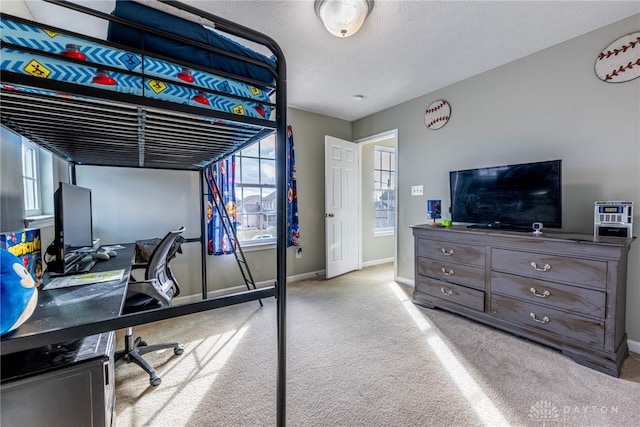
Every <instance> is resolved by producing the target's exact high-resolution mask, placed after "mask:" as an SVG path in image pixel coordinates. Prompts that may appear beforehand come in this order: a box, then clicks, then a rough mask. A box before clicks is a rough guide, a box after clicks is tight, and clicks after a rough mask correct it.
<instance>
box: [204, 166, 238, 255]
mask: <svg viewBox="0 0 640 427" xmlns="http://www.w3.org/2000/svg"><path fill="white" fill-rule="evenodd" d="M235 175H236V156H230V157H227V158H226V159H224V160H221V161H219V162H218V163H215V164H212V165H209V166H208V167H207V168H206V170H205V176H206V179H207V181H208V182H209V183H210V186H211V189H212V191H210V192H209V196H208V201H207V253H208V254H209V255H224V254H231V253H233V249H234V246H235V245H236V242H235V241H234V240H233V235H227V233H226V232H225V227H224V225H225V224H224V223H223V221H225V222H226V221H227V219H226V218H225V217H220V214H219V213H218V210H217V209H216V203H217V202H218V201H221V202H222V205H223V206H224V208H225V210H226V211H227V215H228V217H229V222H227V224H226V225H227V227H232V228H233V230H234V232H235V231H236V230H237V228H236V227H237V215H236V189H235ZM214 181H215V183H216V185H217V188H216V185H213V182H214ZM220 205H221V204H220V203H218V206H220Z"/></svg>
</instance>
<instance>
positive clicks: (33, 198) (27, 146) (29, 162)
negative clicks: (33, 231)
mask: <svg viewBox="0 0 640 427" xmlns="http://www.w3.org/2000/svg"><path fill="white" fill-rule="evenodd" d="M39 154H40V150H39V149H38V147H37V146H36V145H35V144H34V143H32V142H31V141H29V140H27V139H25V138H22V185H23V189H24V210H25V214H26V216H34V215H40V214H42V205H41V196H40V182H39V177H38V171H39V167H40V161H39V157H40V155H39Z"/></svg>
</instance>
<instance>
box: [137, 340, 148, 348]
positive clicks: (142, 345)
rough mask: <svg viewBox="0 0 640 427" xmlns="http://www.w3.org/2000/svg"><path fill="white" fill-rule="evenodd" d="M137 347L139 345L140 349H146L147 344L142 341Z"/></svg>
mask: <svg viewBox="0 0 640 427" xmlns="http://www.w3.org/2000/svg"><path fill="white" fill-rule="evenodd" d="M138 345H139V346H140V347H146V346H147V342H146V341H142V340H140V342H139V343H138Z"/></svg>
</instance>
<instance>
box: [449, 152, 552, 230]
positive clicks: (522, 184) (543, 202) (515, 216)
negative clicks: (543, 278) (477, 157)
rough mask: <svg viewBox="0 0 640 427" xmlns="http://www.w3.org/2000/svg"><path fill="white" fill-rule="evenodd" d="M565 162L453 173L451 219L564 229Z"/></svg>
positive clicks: (546, 162)
mask: <svg viewBox="0 0 640 427" xmlns="http://www.w3.org/2000/svg"><path fill="white" fill-rule="evenodd" d="M561 172H562V161H561V160H552V161H544V162H536V163H522V164H515V165H506V166H493V167H486V168H478V169H467V170H459V171H451V172H449V184H450V191H451V220H452V221H453V222H462V223H471V224H474V225H477V226H480V227H490V228H498V227H500V228H525V227H526V228H527V229H529V230H530V229H531V225H532V224H533V223H534V222H541V223H543V226H544V227H545V228H561V227H562V179H561V175H562V174H561Z"/></svg>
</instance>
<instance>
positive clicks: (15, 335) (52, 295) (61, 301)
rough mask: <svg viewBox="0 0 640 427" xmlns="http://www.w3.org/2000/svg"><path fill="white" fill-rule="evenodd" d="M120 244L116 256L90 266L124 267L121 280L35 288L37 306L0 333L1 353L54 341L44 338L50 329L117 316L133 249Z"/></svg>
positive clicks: (103, 269) (104, 268)
mask: <svg viewBox="0 0 640 427" xmlns="http://www.w3.org/2000/svg"><path fill="white" fill-rule="evenodd" d="M122 246H124V247H125V248H124V249H119V250H118V251H117V252H118V256H116V257H112V258H110V259H109V260H104V261H98V262H97V263H96V265H95V266H94V267H93V269H92V270H91V271H92V272H100V271H109V270H120V269H124V270H125V273H124V275H123V278H122V280H114V281H110V282H102V283H95V284H88V285H80V286H73V287H68V288H61V289H50V290H39V291H38V306H37V308H36V309H35V311H34V312H33V314H32V315H31V317H30V318H29V320H27V321H26V322H25V323H23V324H22V325H20V327H18V329H16V330H15V331H14V332H12V333H10V334H7V335H4V336H3V337H2V341H0V350H1V352H2V354H3V355H5V354H9V353H14V352H17V351H22V350H26V349H30V348H37V347H40V346H42V345H47V344H54V343H53V342H47V340H46V339H45V338H44V335H45V334H47V333H50V332H54V331H62V330H64V329H67V328H71V327H75V326H80V325H82V324H86V323H91V322H99V321H103V320H108V319H112V318H115V317H118V316H119V315H120V313H121V311H122V306H123V304H124V299H125V295H126V290H127V280H128V278H129V274H130V272H131V263H132V262H133V256H134V250H135V244H133V243H131V244H123V245H122ZM45 284H46V282H45ZM39 335H42V336H43V340H42V341H39V340H38V339H37V338H38V336H39Z"/></svg>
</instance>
